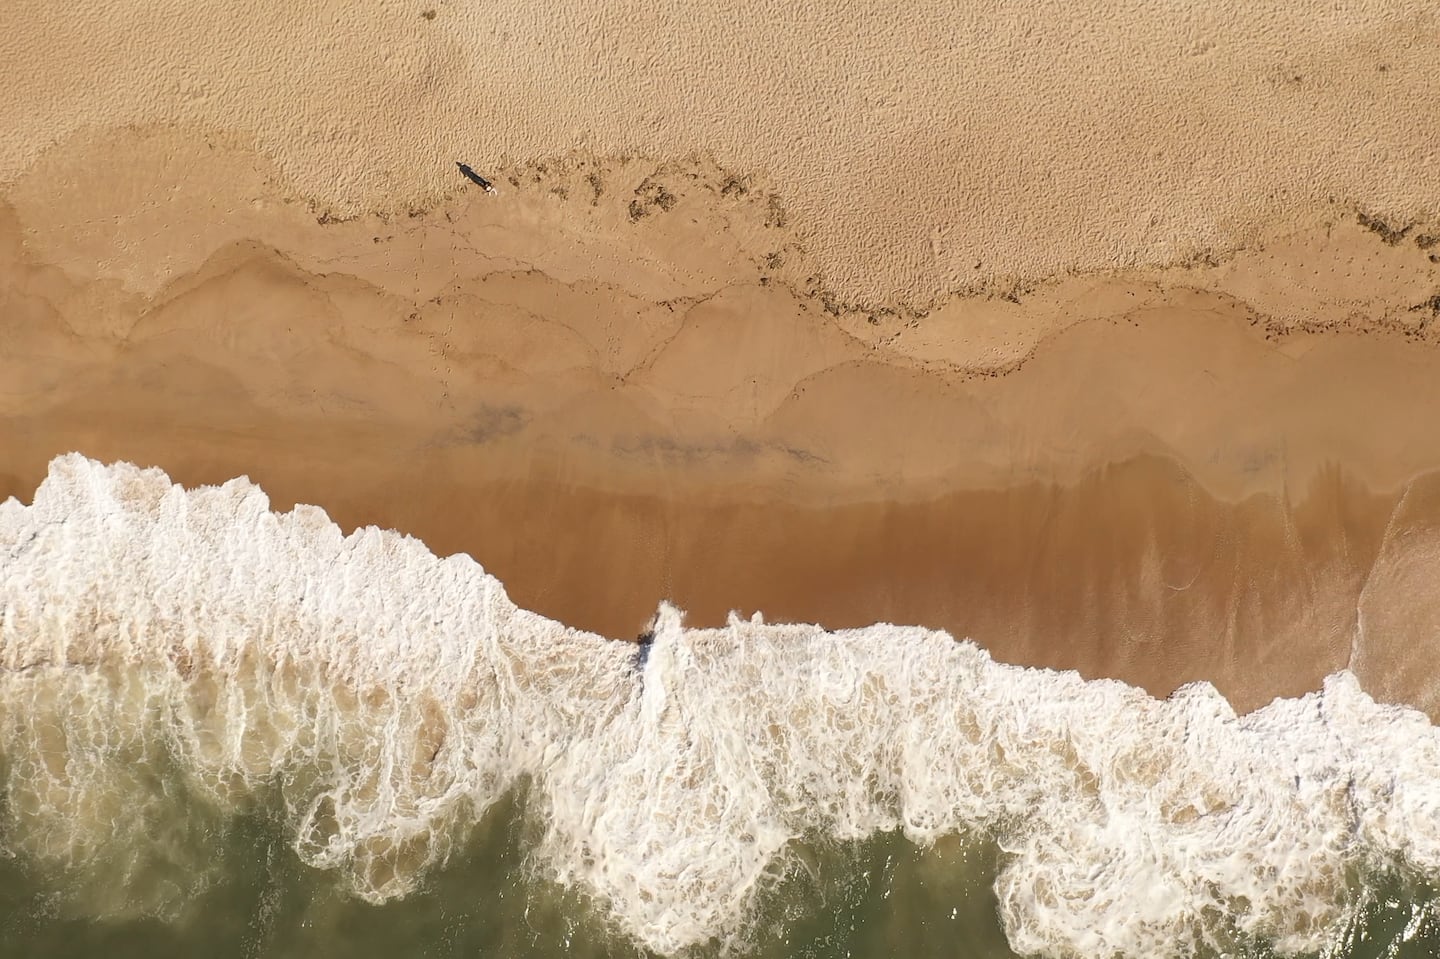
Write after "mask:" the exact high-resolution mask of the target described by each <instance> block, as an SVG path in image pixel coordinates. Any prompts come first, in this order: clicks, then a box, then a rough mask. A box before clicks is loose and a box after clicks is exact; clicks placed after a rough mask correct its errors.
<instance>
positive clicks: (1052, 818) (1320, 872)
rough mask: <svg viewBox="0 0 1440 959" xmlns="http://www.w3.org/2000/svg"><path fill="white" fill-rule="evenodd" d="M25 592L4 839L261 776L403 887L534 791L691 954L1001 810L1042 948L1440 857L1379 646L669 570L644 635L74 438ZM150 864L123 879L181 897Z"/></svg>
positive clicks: (1007, 861) (1290, 923)
mask: <svg viewBox="0 0 1440 959" xmlns="http://www.w3.org/2000/svg"><path fill="white" fill-rule="evenodd" d="M0 611H3V616H0V737H3V738H0V756H3V776H4V787H3V788H4V807H3V820H0V840H3V844H4V849H5V851H7V852H9V853H10V854H12V855H13V856H15V857H17V858H18V859H21V860H23V861H26V862H31V863H35V864H37V865H38V867H40V868H46V869H53V870H58V871H61V872H65V873H67V874H69V875H85V874H87V871H89V872H92V873H93V872H94V871H95V870H97V869H99V868H100V866H101V864H102V863H113V862H115V861H117V859H116V856H115V850H116V849H117V848H123V849H125V850H127V851H128V852H127V855H126V856H122V857H119V858H120V860H122V861H123V862H125V863H128V866H126V868H128V869H130V870H131V873H130V874H131V875H139V874H141V873H145V874H149V873H153V872H154V869H151V868H148V867H147V866H146V864H147V863H149V864H151V865H152V866H153V865H154V864H155V863H164V864H166V869H167V870H168V874H171V875H172V876H173V875H182V876H189V877H192V878H193V877H196V876H204V875H205V874H206V871H207V869H210V868H212V867H213V857H212V856H211V855H210V854H209V852H207V849H208V848H209V847H208V846H207V845H206V843H207V842H208V841H209V840H207V839H206V838H205V836H204V835H201V833H203V832H204V830H199V829H192V830H187V829H186V828H182V827H181V826H178V825H176V824H177V823H180V824H183V823H186V822H202V821H210V822H212V823H218V824H223V823H225V822H233V821H239V820H241V819H243V818H244V817H246V816H249V815H252V814H254V812H255V810H256V809H258V808H261V807H262V806H263V807H265V808H273V809H275V810H278V813H277V814H276V818H277V820H278V826H277V829H278V830H279V834H280V835H281V836H283V841H284V843H285V846H286V849H287V850H288V852H287V854H288V855H293V856H294V857H295V859H296V860H297V861H298V862H300V863H302V864H304V865H305V866H307V867H310V868H313V869H316V870H322V871H324V872H325V873H326V874H329V875H333V876H334V877H335V880H336V882H337V883H339V884H340V886H341V887H343V888H344V889H345V890H346V891H347V893H348V894H349V895H351V896H353V897H355V898H356V899H358V900H361V901H365V902H370V903H377V904H378V903H386V902H396V901H401V900H404V899H405V898H406V897H409V896H412V895H414V894H415V893H416V890H417V889H419V888H420V887H421V886H422V885H423V884H424V883H425V882H426V877H427V876H432V875H435V874H437V873H441V872H443V871H444V870H445V869H446V868H447V867H448V866H449V865H450V864H452V863H453V861H454V860H455V859H456V857H457V856H462V855H463V852H464V850H465V849H466V848H467V843H469V842H471V841H472V840H473V838H474V835H475V833H476V830H477V829H478V828H480V824H482V823H484V822H485V821H486V819H487V816H490V815H493V814H494V813H495V811H496V810H497V809H500V808H503V806H504V805H505V804H506V803H508V802H511V801H513V800H514V797H516V796H517V795H522V794H523V795H524V797H525V807H526V810H527V812H526V814H527V816H528V817H530V819H531V820H532V821H533V822H534V823H535V824H536V825H535V828H534V829H533V830H531V831H530V832H529V833H527V838H526V843H525V851H524V855H525V856H526V858H527V861H528V862H530V863H532V864H533V868H534V870H535V872H536V874H537V875H538V876H540V877H542V878H543V881H545V882H549V883H553V884H555V885H556V886H557V887H558V888H562V889H567V890H573V891H575V892H576V894H579V895H583V896H584V897H587V898H588V899H590V900H593V901H594V902H595V903H596V904H597V905H596V908H597V910H598V911H599V913H600V915H602V916H603V918H604V922H605V923H607V924H608V925H609V926H611V927H613V928H614V929H615V930H617V934H619V935H621V936H623V937H624V938H625V939H626V940H627V941H629V942H631V943H633V944H634V945H635V946H637V947H639V948H643V949H646V950H651V951H653V952H656V953H660V954H674V953H678V952H682V951H684V950H687V949H691V948H694V947H697V946H705V945H707V944H709V945H714V944H717V943H718V944H721V945H724V944H726V943H731V944H734V945H735V947H736V948H739V947H740V946H741V945H743V944H745V943H747V942H751V941H752V940H753V938H754V936H755V934H756V922H757V921H758V920H757V917H758V916H760V915H761V914H762V913H763V912H764V908H763V904H764V903H765V902H766V901H768V900H769V899H770V898H773V897H774V896H775V895H776V894H777V892H776V891H777V890H778V889H780V888H782V887H783V886H784V885H785V884H786V883H790V882H793V881H794V879H795V877H796V876H797V875H803V874H805V873H807V871H808V872H809V873H811V874H814V872H815V867H814V865H813V862H811V854H810V853H809V852H807V850H813V849H814V848H816V847H817V845H819V846H827V845H833V844H842V845H844V844H849V845H850V846H855V845H856V844H860V845H863V844H865V843H867V842H875V841H878V839H877V837H884V836H887V835H896V836H900V837H903V839H904V840H905V841H906V842H908V843H910V844H912V845H913V846H915V847H916V848H918V849H921V850H925V849H932V848H938V847H942V846H944V845H945V844H947V843H954V842H956V841H963V842H966V843H981V844H987V845H988V847H990V848H993V849H994V856H995V860H994V862H995V871H994V878H993V883H992V884H991V889H992V893H993V896H994V907H995V910H996V913H997V915H998V917H999V920H1000V923H1001V925H1002V927H1003V929H1004V933H1005V936H1006V938H1007V940H1008V943H1009V946H1010V948H1011V949H1013V950H1015V951H1016V952H1020V953H1025V954H1040V955H1051V956H1108V955H1124V956H1136V957H1141V956H1144V957H1152V956H1186V955H1192V954H1195V953H1197V952H1206V951H1209V952H1225V951H1227V950H1231V949H1233V948H1235V944H1236V943H1237V942H1238V943H1259V944H1263V945H1264V947H1265V948H1269V949H1273V950H1274V951H1276V952H1278V953H1280V954H1285V955H1290V954H1304V953H1313V952H1317V951H1319V950H1322V949H1326V948H1333V947H1335V945H1336V944H1337V943H1341V942H1343V941H1344V939H1345V936H1347V935H1349V934H1350V933H1349V932H1348V930H1353V929H1354V928H1355V924H1356V922H1357V921H1358V919H1359V917H1361V916H1362V915H1363V914H1365V911H1366V910H1373V909H1374V908H1375V901H1374V896H1373V894H1372V889H1373V887H1374V884H1375V883H1376V882H1377V881H1378V880H1377V877H1393V878H1394V879H1395V880H1396V881H1399V882H1408V883H1429V882H1434V881H1436V879H1437V878H1440V734H1437V731H1436V729H1435V727H1433V726H1432V725H1431V724H1430V723H1429V721H1428V719H1427V718H1426V717H1425V716H1424V715H1423V714H1422V713H1420V712H1418V711H1416V710H1412V709H1407V708H1404V707H1399V706H1391V705H1384V704H1379V703H1376V702H1375V701H1374V700H1373V699H1372V698H1371V697H1370V696H1368V695H1367V694H1366V693H1365V692H1364V690H1362V689H1361V688H1360V685H1359V683H1358V682H1357V681H1356V679H1355V678H1354V676H1352V675H1351V674H1349V673H1347V672H1341V673H1337V674H1335V675H1333V676H1331V677H1330V678H1329V679H1328V680H1326V682H1325V684H1324V687H1323V688H1322V689H1320V690H1318V691H1316V692H1314V693H1312V694H1310V695H1307V696H1303V697H1300V698H1297V699H1288V700H1287V699H1281V700H1276V701H1274V702H1273V703H1271V704H1270V705H1268V706H1266V707H1264V708H1262V709H1260V710H1258V711H1256V712H1253V713H1250V714H1248V715H1237V714H1236V713H1235V711H1234V710H1233V709H1232V708H1231V707H1230V705H1229V704H1228V703H1227V702H1226V701H1225V699H1224V698H1223V697H1222V696H1220V695H1219V693H1217V692H1216V691H1215V690H1214V689H1213V688H1212V687H1210V686H1209V685H1208V684H1204V683H1200V684H1194V685H1191V686H1187V687H1184V688H1182V689H1181V690H1179V691H1178V692H1176V693H1175V694H1174V695H1173V696H1171V697H1170V698H1169V699H1166V700H1156V699H1153V698H1152V697H1150V696H1148V695H1146V694H1145V693H1144V692H1143V691H1141V690H1138V689H1135V688H1132V687H1129V686H1127V685H1125V684H1123V683H1120V682H1117V681H1108V680H1092V681H1086V680H1084V679H1082V678H1081V677H1080V676H1078V675H1076V674H1074V673H1061V672H1055V671H1050V670H1041V669H1027V668H1021V667H1016V666H1009V665H1005V664H1002V663H997V662H995V661H994V660H993V659H992V658H991V657H990V656H989V655H988V654H987V653H986V652H985V651H984V650H983V649H982V648H981V647H979V646H978V645H976V644H975V643H973V642H970V641H968V640H963V639H956V638H953V637H951V636H950V635H948V634H947V633H944V632H941V631H934V630H928V629H924V628H921V627H915V626H896V625H890V624H877V625H874V626H870V627H867V628H864V629H855V630H843V631H838V632H827V631H825V630H823V629H821V628H819V627H817V626H813V625H804V624H771V623H767V622H765V621H764V620H763V619H762V618H760V617H758V616H757V617H753V618H749V619H744V618H740V617H737V616H732V617H731V619H730V621H729V623H728V624H727V625H726V626H724V627H722V628H718V629H692V628H687V627H686V626H685V624H684V617H683V613H682V612H681V611H680V610H678V609H675V608H673V607H671V606H668V605H662V606H661V607H660V609H659V610H658V611H657V614H656V617H655V621H654V623H653V626H652V629H651V635H652V637H653V638H652V639H651V641H650V645H649V651H648V653H647V654H646V655H645V656H644V657H643V658H642V657H639V656H637V650H636V648H635V647H634V646H633V645H632V644H628V643H621V642H616V641H613V640H610V639H607V638H605V637H602V636H598V635H595V634H592V633H586V632H583V631H579V630H575V629H571V628H568V627H566V626H564V625H563V624H560V623H556V622H554V621H552V620H549V619H546V618H544V617H542V616H539V615H537V614H535V613H532V612H529V611H527V610H524V609H520V608H518V607H517V606H516V605H515V604H514V603H512V602H511V601H510V600H509V598H508V596H507V595H506V594H505V590H504V587H503V584H501V583H500V582H499V581H498V580H497V579H495V578H494V577H493V576H491V575H489V574H488V573H486V572H485V571H484V569H483V568H482V567H481V566H480V565H479V564H477V563H476V562H475V561H474V560H473V559H471V558H470V557H468V556H464V555H456V556H450V557H447V558H443V559H442V558H438V557H436V556H434V555H433V554H432V553H431V552H430V551H429V550H428V549H427V548H426V547H425V545H424V544H423V543H421V542H419V541H417V540H415V539H411V538H407V537H404V536H402V535H399V534H397V533H393V532H388V531H382V530H377V529H373V528H372V529H363V530H359V531H356V532H355V533H352V534H350V535H348V536H347V535H345V534H344V533H343V532H342V531H341V530H340V529H339V528H338V527H337V526H336V525H335V524H333V523H332V522H330V520H329V519H328V517H326V516H325V514H324V513H323V511H321V510H319V509H317V508H315V507H296V508H295V509H294V510H292V511H290V512H288V513H275V512H273V511H271V509H270V504H269V501H268V499H267V498H266V497H265V495H264V493H263V491H261V490H260V489H259V488H258V487H256V486H255V485H254V484H252V483H250V482H249V481H247V480H244V479H237V480H234V481H231V482H230V483H227V484H225V485H223V486H219V487H206V488H200V489H194V490H186V489H183V488H181V487H179V486H176V485H174V484H172V483H171V482H170V481H169V479H168V478H167V477H166V476H165V475H164V474H163V473H161V472H160V471H158V470H142V469H138V468H136V467H134V466H131V465H129V464H124V463H116V464H111V465H105V464H101V463H97V462H94V461H92V460H89V459H86V458H84V457H82V456H79V455H73V454H72V455H69V456H64V457H60V458H57V459H56V460H55V461H54V462H52V464H51V466H50V471H49V474H48V476H47V478H46V479H45V481H44V482H43V483H42V484H41V486H40V488H39V489H38V490H37V491H36V494H35V497H34V500H33V503H32V504H31V505H28V506H27V505H24V504H22V503H20V502H19V501H18V500H14V499H12V500H9V501H7V502H5V503H3V504H0ZM981 639H983V637H981ZM196 810H200V811H201V814H200V816H199V819H198V820H197V819H195V818H194V817H195V816H196V815H197V814H196V812H195V811H196ZM206 817H209V818H208V820H206ZM216 828H222V827H220V826H217V827H216ZM97 885H103V884H97ZM153 885H154V889H153V890H152V891H150V892H148V893H142V894H139V895H138V897H137V896H136V895H132V896H131V897H130V898H129V899H127V900H126V901H125V902H124V903H123V904H119V905H115V904H111V905H107V904H106V902H105V901H103V897H99V894H98V893H97V897H99V898H96V899H94V900H93V901H92V902H91V904H90V905H91V908H92V910H93V911H94V912H95V913H96V914H104V913H105V912H106V910H107V909H112V910H113V909H123V910H129V911H131V912H139V913H149V914H156V915H166V914H171V913H174V912H175V911H176V910H178V909H181V908H182V907H183V900H184V896H183V895H182V894H177V893H176V891H175V889H176V887H177V883H176V882H175V881H173V880H172V881H169V882H168V884H167V883H165V882H160V883H155V884H153ZM179 885H183V883H181V884H179ZM167 910H168V912H167Z"/></svg>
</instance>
